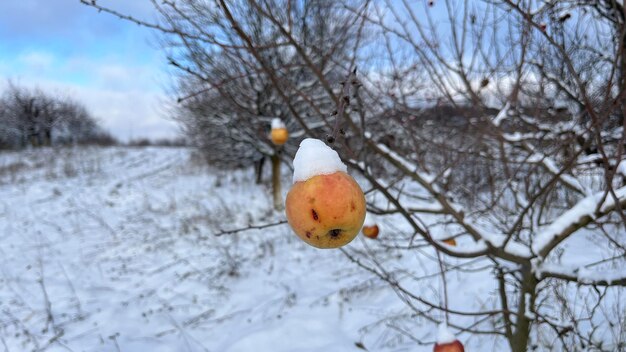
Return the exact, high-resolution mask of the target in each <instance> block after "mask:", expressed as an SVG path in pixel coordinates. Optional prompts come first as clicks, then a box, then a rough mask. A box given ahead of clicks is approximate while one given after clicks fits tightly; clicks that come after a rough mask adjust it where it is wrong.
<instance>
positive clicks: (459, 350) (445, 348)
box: [433, 340, 465, 352]
mask: <svg viewBox="0 0 626 352" xmlns="http://www.w3.org/2000/svg"><path fill="white" fill-rule="evenodd" d="M433 352H465V348H464V347H463V344H462V343H461V342H460V341H459V340H454V341H452V342H450V343H442V344H439V343H436V344H435V348H434V349H433Z"/></svg>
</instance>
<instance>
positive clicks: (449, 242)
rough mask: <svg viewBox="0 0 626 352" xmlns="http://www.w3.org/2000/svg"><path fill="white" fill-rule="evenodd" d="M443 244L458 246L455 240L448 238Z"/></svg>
mask: <svg viewBox="0 0 626 352" xmlns="http://www.w3.org/2000/svg"><path fill="white" fill-rule="evenodd" d="M442 242H443V243H445V244H447V245H450V246H456V240H455V239H454V238H447V239H445V240H443V241H442Z"/></svg>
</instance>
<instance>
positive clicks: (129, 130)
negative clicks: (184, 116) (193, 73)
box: [0, 0, 178, 140]
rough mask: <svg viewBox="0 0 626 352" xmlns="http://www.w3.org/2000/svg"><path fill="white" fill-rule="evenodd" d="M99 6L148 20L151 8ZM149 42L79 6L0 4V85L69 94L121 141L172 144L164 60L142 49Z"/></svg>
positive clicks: (74, 1)
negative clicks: (166, 141)
mask: <svg viewBox="0 0 626 352" xmlns="http://www.w3.org/2000/svg"><path fill="white" fill-rule="evenodd" d="M98 3H99V4H101V5H105V6H112V7H113V8H116V9H117V10H119V11H120V12H122V13H127V14H133V15H135V16H137V17H139V18H144V19H152V18H154V17H155V14H154V9H153V8H152V5H151V3H150V1H114V0H100V1H99V2H98ZM154 35H155V34H154V33H153V32H150V31H149V30H147V29H146V28H144V27H138V26H136V25H134V24H132V23H130V22H126V21H122V20H120V19H117V18H115V17H113V16H110V15H108V14H104V13H98V11H96V10H95V9H93V8H90V7H88V6H85V5H82V4H80V2H79V0H69V1H68V0H46V1H45V6H44V5H43V2H42V1H41V0H20V1H0V79H2V78H7V79H12V80H13V81H16V82H17V83H19V84H22V85H25V86H28V87H35V86H37V87H40V88H42V89H44V90H46V91H50V92H52V93H55V94H66V95H70V96H71V97H73V98H75V99H77V100H79V101H80V102H82V103H83V104H85V106H86V107H87V108H88V110H89V111H91V112H92V114H93V115H94V116H96V117H97V118H99V119H100V120H101V123H102V125H103V126H104V127H105V128H107V129H108V130H109V131H110V132H111V133H113V134H114V135H115V136H116V137H118V138H121V139H122V140H127V139H129V138H140V137H151V138H160V137H173V136H175V135H176V134H177V132H178V129H177V128H176V125H175V124H174V123H173V122H172V121H169V120H167V119H164V118H163V117H164V115H165V112H164V111H163V108H162V106H163V105H164V104H163V102H164V101H167V97H166V96H165V94H164V93H163V92H164V89H163V86H164V83H163V82H165V80H166V65H165V60H164V58H163V54H162V53H161V51H160V50H158V48H155V47H154V46H151V45H150V44H149V43H148V42H149V40H150V39H151V38H153V37H154ZM5 83H6V82H1V83H0V89H2V86H3V85H4V84H5Z"/></svg>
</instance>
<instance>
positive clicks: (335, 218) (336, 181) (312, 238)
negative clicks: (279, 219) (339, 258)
mask: <svg viewBox="0 0 626 352" xmlns="http://www.w3.org/2000/svg"><path fill="white" fill-rule="evenodd" d="M285 204H286V213H287V221H288V222H289V225H290V226H291V228H292V229H293V230H294V232H295V233H296V234H297V235H298V237H300V238H301V239H302V240H303V241H304V242H306V243H308V244H310V245H311V246H313V247H317V248H338V247H341V246H344V245H346V244H348V243H349V242H350V241H352V240H353V239H354V237H356V235H357V234H358V233H359V230H360V229H361V226H363V221H364V220H365V196H364V195H363V191H362V190H361V187H359V184H358V183H357V182H356V181H355V180H354V179H353V178H352V177H351V176H350V175H348V174H347V173H345V172H342V171H337V172H334V173H332V174H326V175H316V176H313V177H311V178H309V179H307V180H306V181H298V182H296V183H294V184H293V186H292V187H291V190H289V193H288V194H287V200H286V202H285Z"/></svg>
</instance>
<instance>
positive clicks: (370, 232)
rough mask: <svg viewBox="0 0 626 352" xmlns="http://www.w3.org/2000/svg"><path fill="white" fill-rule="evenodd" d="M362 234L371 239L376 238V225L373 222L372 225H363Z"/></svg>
mask: <svg viewBox="0 0 626 352" xmlns="http://www.w3.org/2000/svg"><path fill="white" fill-rule="evenodd" d="M361 231H362V232H363V236H365V237H367V238H371V239H376V238H377V237H378V231H379V229H378V225H376V224H374V225H372V226H363V230H361Z"/></svg>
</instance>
